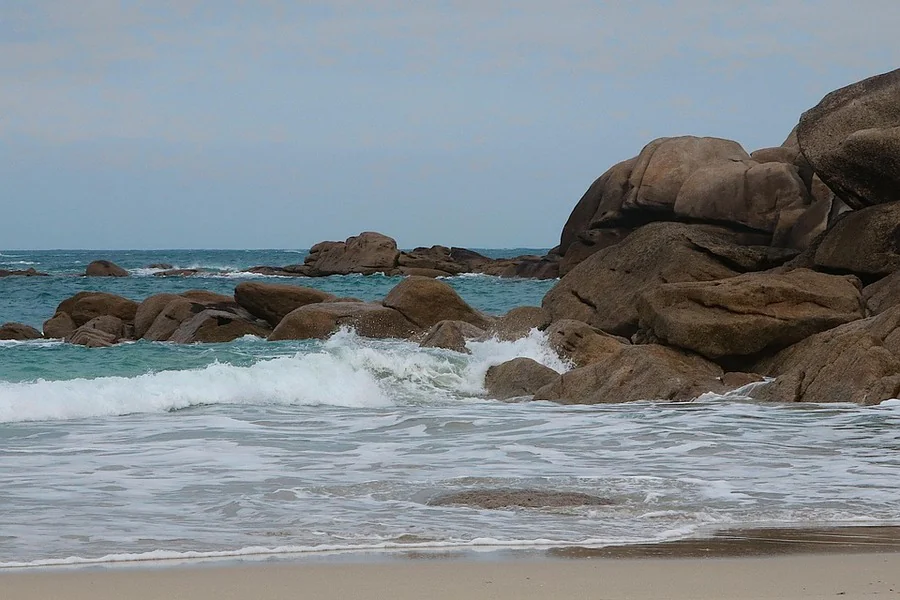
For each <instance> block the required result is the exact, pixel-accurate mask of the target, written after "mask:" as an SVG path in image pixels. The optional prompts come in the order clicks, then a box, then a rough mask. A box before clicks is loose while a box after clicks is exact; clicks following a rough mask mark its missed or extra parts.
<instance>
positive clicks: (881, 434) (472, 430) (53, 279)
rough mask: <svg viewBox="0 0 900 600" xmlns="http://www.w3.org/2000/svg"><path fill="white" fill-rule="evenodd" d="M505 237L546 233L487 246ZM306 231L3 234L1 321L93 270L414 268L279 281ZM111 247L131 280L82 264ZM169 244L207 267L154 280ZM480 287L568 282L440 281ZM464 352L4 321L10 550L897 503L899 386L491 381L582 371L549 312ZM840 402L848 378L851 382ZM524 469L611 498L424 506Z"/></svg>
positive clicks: (384, 286) (456, 532)
mask: <svg viewBox="0 0 900 600" xmlns="http://www.w3.org/2000/svg"><path fill="white" fill-rule="evenodd" d="M482 252H483V253H485V254H487V255H489V256H493V257H501V256H514V255H517V254H523V253H542V252H543V250H531V249H511V250H483V251H482ZM304 256H305V252H304V251H302V250H300V251H291V250H246V251H224V250H222V251H219V250H210V251H200V250H173V251H115V252H113V251H10V250H4V251H0V269H24V268H28V267H34V268H35V269H37V270H39V271H45V272H48V273H50V274H51V276H50V277H32V278H23V277H7V278H0V323H2V322H6V321H19V322H23V323H26V324H29V325H33V326H35V327H38V328H40V326H41V323H42V322H43V321H44V320H45V319H47V318H49V317H50V316H51V315H52V314H53V312H54V310H55V308H56V306H57V304H58V303H59V302H60V301H62V300H63V299H65V298H67V297H69V296H71V295H72V294H74V293H76V292H78V291H81V290H102V291H108V292H113V293H116V294H121V295H123V296H126V297H129V298H132V299H135V300H140V299H142V298H145V297H147V296H149V295H151V294H154V293H159V292H164V291H168V292H180V291H185V290H188V289H198V288H202V289H209V290H212V291H215V292H220V293H226V294H230V293H231V292H232V291H233V289H234V286H235V285H236V284H237V283H238V282H240V281H243V280H246V279H257V280H266V281H273V282H279V283H295V284H298V285H306V286H311V287H317V288H321V289H324V290H327V291H329V292H333V293H336V294H338V295H340V296H354V297H358V298H361V299H364V300H374V299H378V298H381V297H383V296H384V295H385V294H386V293H387V292H388V290H390V289H391V288H392V287H393V286H394V285H396V284H397V283H398V282H399V281H400V278H399V277H385V276H380V275H374V276H368V277H363V276H333V277H326V278H315V279H308V278H289V279H288V278H275V277H264V276H260V275H252V274H249V273H247V272H245V270H246V269H247V268H249V267H251V266H255V265H285V264H291V263H299V262H302V261H303V258H304ZM97 258H105V259H109V260H112V261H114V262H116V263H117V264H119V265H121V266H123V267H124V268H126V269H128V270H130V271H131V273H132V276H131V277H128V278H119V279H117V278H109V279H106V278H82V277H78V276H77V274H78V273H80V272H83V270H84V268H85V265H86V264H87V263H88V262H90V261H91V260H94V259H97ZM152 263H169V264H172V265H173V266H174V267H176V268H203V269H206V270H207V272H206V273H205V274H204V275H202V276H198V277H186V278H159V277H154V276H153V273H154V272H155V271H156V270H155V269H150V268H148V265H150V264H152ZM446 281H447V282H448V283H449V284H450V285H452V286H453V287H454V288H455V289H456V290H457V291H458V292H459V293H460V295H461V296H462V297H463V298H464V299H465V300H466V301H468V302H469V303H470V304H472V305H473V306H474V307H476V308H478V309H480V310H483V311H485V312H487V313H490V314H502V313H504V312H506V311H508V310H509V309H511V308H514V307H516V306H525V305H540V302H541V298H542V297H543V295H544V293H546V291H547V290H548V289H549V288H550V287H552V285H553V284H554V283H555V282H554V281H535V280H519V279H498V278H495V277H489V276H483V275H465V276H458V277H452V278H448V279H446ZM469 349H470V350H471V354H460V353H456V352H452V351H446V350H440V349H426V348H420V347H419V346H418V345H416V344H414V343H411V342H406V341H396V340H371V339H364V338H361V337H358V336H356V335H355V334H354V333H353V332H352V331H349V330H342V331H340V332H338V333H336V334H335V335H334V336H333V337H332V338H330V339H329V340H326V341H294V342H266V341H265V340H262V339H257V338H252V337H246V338H242V339H239V340H236V341H234V342H232V343H228V344H198V345H181V346H180V345H174V344H169V343H148V342H143V341H141V342H136V343H126V344H122V345H119V346H116V347H113V348H106V349H87V348H84V347H81V346H72V345H67V344H64V343H61V342H57V341H46V340H44V341H40V340H39V341H32V342H0V568H4V567H6V568H11V567H22V566H39V565H69V564H109V563H117V562H130V561H138V560H154V559H185V560H187V559H198V558H239V557H265V556H270V555H271V556H275V555H278V556H281V555H297V556H310V555H320V554H322V553H328V552H351V553H352V552H373V551H402V550H406V551H409V550H429V551H432V550H434V551H437V550H445V549H468V550H473V549H476V550H496V549H519V548H522V549H531V548H546V547H554V546H568V545H581V546H606V545H612V544H617V545H620V544H639V543H648V542H650V543H653V542H661V541H668V540H674V539H681V538H686V537H695V536H702V535H709V534H711V533H713V532H715V531H718V530H722V529H728V528H738V527H767V526H778V527H784V526H790V527H812V526H822V525H847V524H851V525H868V524H871V525H876V524H900V504H898V502H897V498H898V497H900V401H896V400H891V401H887V402H885V403H882V404H881V405H880V406H875V407H858V406H855V405H851V404H841V403H837V404H828V405H766V404H760V403H754V402H750V401H749V400H748V399H747V398H745V397H743V396H741V395H740V393H739V391H738V392H736V393H732V394H729V395H726V396H721V395H714V394H706V395H704V396H701V397H700V398H697V399H696V400H694V401H693V402H689V403H679V404H671V403H660V402H654V401H653V399H650V398H648V399H647V401H644V402H636V403H630V404H611V405H602V406H561V405H556V404H552V403H546V402H519V403H506V402H499V401H494V400H490V399H486V398H485V397H484V391H483V389H482V382H483V378H484V374H485V372H486V371H487V369H488V368H489V367H490V366H491V365H495V364H499V363H501V362H503V361H506V360H509V359H511V358H514V357H517V356H526V357H530V358H533V359H535V360H537V361H539V362H541V363H543V364H545V365H547V366H549V367H551V368H553V369H555V370H557V371H564V370H566V369H568V368H569V365H567V364H565V363H564V362H563V361H562V360H560V359H559V357H557V356H556V355H555V354H554V352H553V351H552V350H551V349H550V348H549V347H548V346H547V344H546V340H545V338H544V337H543V335H542V334H541V333H539V332H536V331H534V332H532V334H531V335H529V336H528V337H527V338H524V339H521V340H518V341H515V342H501V341H498V340H488V341H482V342H471V343H470V344H469ZM836 400H840V399H836ZM482 487H527V488H540V489H548V490H560V491H576V492H585V493H589V494H593V495H597V496H602V497H605V498H609V499H610V500H611V501H612V504H610V505H609V506H590V507H582V508H564V509H542V510H534V509H508V510H481V509H473V508H465V507H447V506H430V505H429V504H428V500H429V499H431V498H433V497H435V496H437V495H439V494H442V493H445V492H452V491H460V490H465V489H473V488H482Z"/></svg>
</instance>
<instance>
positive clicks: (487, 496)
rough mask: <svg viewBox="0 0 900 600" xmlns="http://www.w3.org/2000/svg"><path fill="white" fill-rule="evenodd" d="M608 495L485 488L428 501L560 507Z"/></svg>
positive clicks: (601, 501)
mask: <svg viewBox="0 0 900 600" xmlns="http://www.w3.org/2000/svg"><path fill="white" fill-rule="evenodd" d="M612 503H613V502H612V500H610V499H609V498H601V497H600V496H591V495H590V494H582V493H580V492H554V491H548V490H528V489H524V490H518V489H508V488H493V489H491V488H486V489H476V490H464V491H462V492H451V493H448V494H442V495H440V496H437V497H435V498H432V499H431V500H429V501H428V504H429V505H430V506H454V505H458V506H469V507H473V508H487V509H497V508H508V507H519V508H558V507H563V506H608V505H610V504H612Z"/></svg>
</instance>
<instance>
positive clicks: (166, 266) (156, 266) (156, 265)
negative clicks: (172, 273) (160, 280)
mask: <svg viewBox="0 0 900 600" xmlns="http://www.w3.org/2000/svg"><path fill="white" fill-rule="evenodd" d="M147 268H148V269H162V270H164V271H168V270H169V269H174V268H175V267H174V266H173V265H170V264H169V263H153V264H152V265H147Z"/></svg>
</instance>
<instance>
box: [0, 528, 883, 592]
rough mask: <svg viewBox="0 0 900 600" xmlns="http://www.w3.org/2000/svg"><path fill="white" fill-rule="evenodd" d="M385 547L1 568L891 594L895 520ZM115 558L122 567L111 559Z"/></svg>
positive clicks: (160, 579)
mask: <svg viewBox="0 0 900 600" xmlns="http://www.w3.org/2000/svg"><path fill="white" fill-rule="evenodd" d="M489 554H492V555H494V556H485V555H484V554H481V553H476V552H415V551H409V552H392V553H390V555H389V556H388V555H383V554H381V555H378V554H372V553H368V554H364V555H360V554H356V555H354V556H353V557H350V559H349V560H347V557H343V558H338V560H332V559H334V558H335V557H333V556H332V557H318V558H316V559H313V560H305V559H297V558H294V559H289V558H276V557H272V558H270V559H267V560H263V561H259V562H246V561H237V560H231V561H216V562H215V563H204V562H198V563H192V564H160V563H157V564H132V565H129V566H127V567H125V568H109V565H91V566H89V567H76V568H71V567H70V568H35V569H15V570H10V571H7V572H3V571H0V586H2V588H3V590H4V591H5V592H6V594H8V597H10V598H16V599H21V600H37V599H38V598H41V599H45V598H70V599H74V600H81V599H84V600H87V599H90V600H112V599H114V598H122V597H127V598H129V599H133V600H151V599H158V598H171V599H176V598H192V599H196V600H207V599H208V600H212V599H216V600H227V599H245V598H246V599H250V598H253V599H260V600H269V599H275V598H295V597H309V598H393V599H396V600H403V599H405V598H410V599H411V598H435V599H445V598H446V599H451V598H497V599H502V600H505V599H509V600H512V599H530V598H551V597H578V598H637V599H650V598H668V599H671V600H680V599H685V600H687V599H689V598H690V599H696V600H705V599H707V598H708V599H709V600H713V599H717V600H718V599H728V598H731V599H739V598H740V599H750V598H782V599H788V600H790V599H800V598H824V597H841V598H842V599H851V598H868V597H874V596H881V597H884V596H885V595H887V596H888V597H891V596H893V595H896V594H898V593H900V527H898V526H859V527H856V526H853V527H826V528H815V529H782V528H778V529H742V530H731V531H729V532H722V533H720V534H717V535H714V536H711V537H709V538H704V539H689V540H680V541H674V542H664V543H660V544H652V545H650V544H647V545H639V546H633V547H623V546H618V547H609V548H595V549H591V548H559V549H554V550H550V551H527V552H525V551H521V552H519V551H516V552H498V553H489ZM117 566H121V565H117Z"/></svg>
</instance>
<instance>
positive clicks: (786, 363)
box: [751, 306, 900, 404]
mask: <svg viewBox="0 0 900 600" xmlns="http://www.w3.org/2000/svg"><path fill="white" fill-rule="evenodd" d="M755 370H756V371H757V372H759V373H762V374H763V375H767V376H770V377H775V381H773V382H772V383H769V384H767V385H765V386H761V387H759V388H757V389H756V390H754V391H753V392H752V394H751V395H752V396H753V397H754V398H757V399H759V400H767V401H775V402H856V403H857V404H878V403H879V402H882V401H884V400H888V399H890V398H897V397H898V396H900V306H894V307H892V308H890V309H888V310H886V311H885V312H883V313H881V314H879V315H877V316H874V317H869V318H867V319H862V320H859V321H853V322H852V323H847V324H845V325H841V326H840V327H835V328H834V329H829V330H828V331H823V332H822V333H818V334H816V335H814V336H811V337H808V338H806V339H805V340H803V341H802V342H799V343H797V344H794V345H793V346H790V347H789V348H786V349H784V350H782V351H781V352H779V353H778V354H776V355H774V356H771V357H768V358H766V359H763V360H762V361H760V362H759V363H758V364H757V365H756V369H755Z"/></svg>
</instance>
